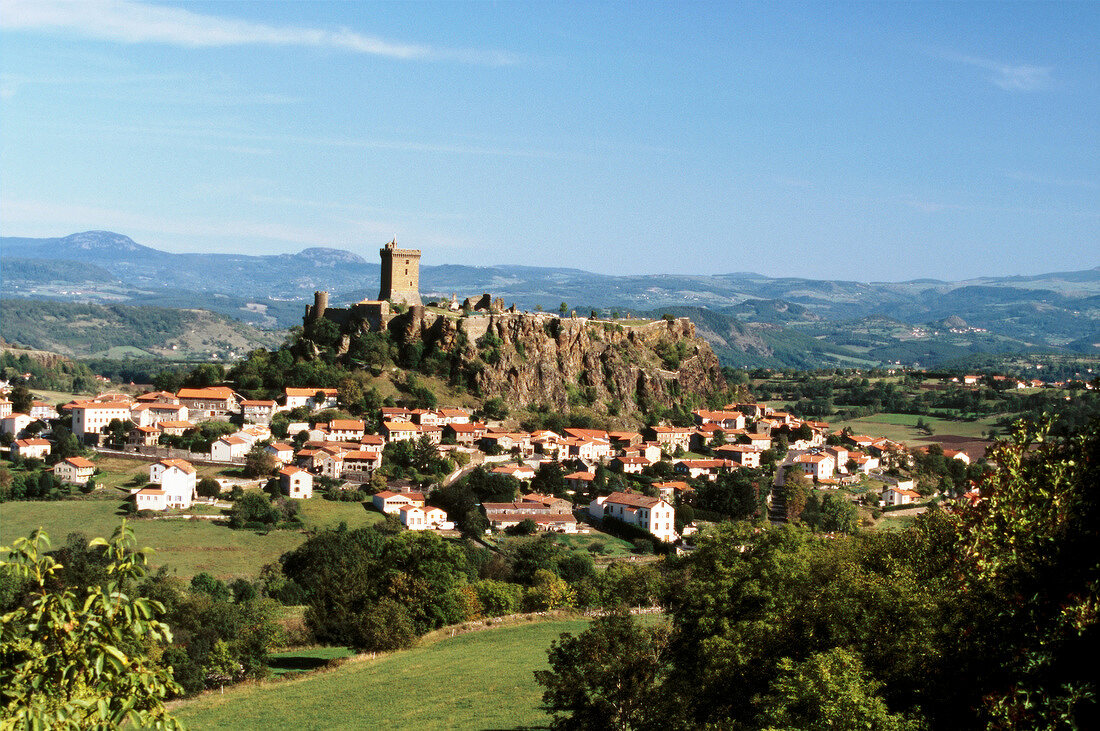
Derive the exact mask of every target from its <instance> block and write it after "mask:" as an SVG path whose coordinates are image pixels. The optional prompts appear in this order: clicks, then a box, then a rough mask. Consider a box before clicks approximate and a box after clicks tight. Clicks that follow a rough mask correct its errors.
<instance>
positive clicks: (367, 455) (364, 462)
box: [342, 449, 382, 482]
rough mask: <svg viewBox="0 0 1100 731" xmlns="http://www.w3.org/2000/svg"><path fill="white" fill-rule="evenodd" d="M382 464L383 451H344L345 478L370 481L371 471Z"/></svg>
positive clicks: (355, 480)
mask: <svg viewBox="0 0 1100 731" xmlns="http://www.w3.org/2000/svg"><path fill="white" fill-rule="evenodd" d="M381 466H382V453H381V452H374V451H370V452H367V451H363V450H358V449H356V450H351V451H348V452H345V453H344V473H343V475H342V476H343V478H344V479H345V480H352V481H353V482H368V481H369V480H370V476H371V473H372V472H374V470H376V469H378V468H379V467H381Z"/></svg>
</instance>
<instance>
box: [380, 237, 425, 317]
mask: <svg viewBox="0 0 1100 731" xmlns="http://www.w3.org/2000/svg"><path fill="white" fill-rule="evenodd" d="M378 253H379V255H380V256H381V257H382V288H381V289H380V290H379V292H378V299H380V300H390V301H392V302H394V303H395V304H396V303H401V304H405V305H419V304H420V250H419V249H398V248H397V240H396V239H395V240H393V241H391V242H390V243H388V244H386V246H385V248H383V249H379V250H378Z"/></svg>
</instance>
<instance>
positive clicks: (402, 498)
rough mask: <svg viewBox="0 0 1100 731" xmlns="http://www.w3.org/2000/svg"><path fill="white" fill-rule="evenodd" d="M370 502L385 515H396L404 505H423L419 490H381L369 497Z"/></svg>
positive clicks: (422, 497)
mask: <svg viewBox="0 0 1100 731" xmlns="http://www.w3.org/2000/svg"><path fill="white" fill-rule="evenodd" d="M371 503H372V504H373V505H374V507H375V508H377V509H378V510H379V511H380V512H383V513H385V514H386V515H397V513H398V511H400V510H401V507H402V506H404V505H415V506H417V507H420V508H422V507H424V496H423V495H422V494H420V493H419V492H393V491H392V490H383V491H382V492H379V493H377V494H376V495H374V497H372V498H371Z"/></svg>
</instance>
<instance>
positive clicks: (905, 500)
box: [882, 487, 921, 505]
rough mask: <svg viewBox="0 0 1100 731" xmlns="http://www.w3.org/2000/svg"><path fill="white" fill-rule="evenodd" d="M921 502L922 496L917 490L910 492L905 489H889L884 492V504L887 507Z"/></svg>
mask: <svg viewBox="0 0 1100 731" xmlns="http://www.w3.org/2000/svg"><path fill="white" fill-rule="evenodd" d="M920 500H921V494H920V493H919V492H917V491H916V490H908V489H906V488H904V487H887V488H886V489H885V490H883V491H882V502H883V503H885V504H886V505H911V504H912V503H918V502H920Z"/></svg>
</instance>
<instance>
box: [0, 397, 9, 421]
mask: <svg viewBox="0 0 1100 731" xmlns="http://www.w3.org/2000/svg"><path fill="white" fill-rule="evenodd" d="M11 412H12V402H11V401H8V400H7V399H6V398H0V419H3V418H4V417H5V416H9V415H10V414H11Z"/></svg>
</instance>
